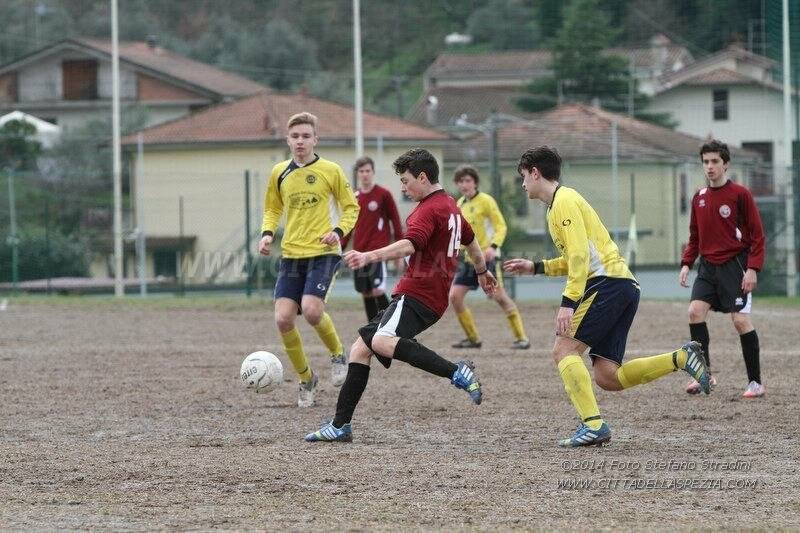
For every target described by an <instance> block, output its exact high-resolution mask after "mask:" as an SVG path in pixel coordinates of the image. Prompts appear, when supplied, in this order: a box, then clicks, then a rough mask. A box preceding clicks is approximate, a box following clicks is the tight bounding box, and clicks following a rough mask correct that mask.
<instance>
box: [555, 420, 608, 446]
mask: <svg viewBox="0 0 800 533" xmlns="http://www.w3.org/2000/svg"><path fill="white" fill-rule="evenodd" d="M610 440H611V428H610V427H608V424H606V423H605V422H603V425H602V426H600V429H592V428H590V427H589V426H587V425H586V424H581V425H580V426H578V429H577V431H575V433H574V434H573V435H572V436H571V437H569V438H566V439H562V440H560V441H558V445H559V446H561V447H562V448H577V447H579V446H602V445H603V444H606V443H607V442H609V441H610Z"/></svg>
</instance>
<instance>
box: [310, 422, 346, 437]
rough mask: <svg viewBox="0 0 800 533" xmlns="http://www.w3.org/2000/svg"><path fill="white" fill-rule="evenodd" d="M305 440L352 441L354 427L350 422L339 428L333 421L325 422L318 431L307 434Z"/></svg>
mask: <svg viewBox="0 0 800 533" xmlns="http://www.w3.org/2000/svg"><path fill="white" fill-rule="evenodd" d="M305 440H306V442H352V441H353V428H352V427H350V424H349V423H348V424H345V425H343V426H342V427H341V428H337V427H335V426H334V425H333V421H331V422H327V423H326V424H324V425H323V426H322V427H321V428H319V430H318V431H315V432H314V433H309V434H308V435H306V437H305Z"/></svg>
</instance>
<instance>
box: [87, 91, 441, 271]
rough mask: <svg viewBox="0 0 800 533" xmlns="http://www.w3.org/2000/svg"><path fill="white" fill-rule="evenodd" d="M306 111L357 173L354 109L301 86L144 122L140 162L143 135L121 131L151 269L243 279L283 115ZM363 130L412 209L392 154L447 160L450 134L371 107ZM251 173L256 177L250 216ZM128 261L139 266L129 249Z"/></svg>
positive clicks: (280, 142) (280, 149)
mask: <svg viewBox="0 0 800 533" xmlns="http://www.w3.org/2000/svg"><path fill="white" fill-rule="evenodd" d="M300 111H309V112H311V113H314V114H315V115H317V117H319V127H318V134H319V137H320V142H319V144H318V145H317V152H318V153H319V154H320V155H321V156H322V157H325V158H327V159H331V160H333V161H336V162H338V163H339V164H340V165H341V166H342V168H343V169H344V170H345V172H347V173H348V174H350V173H351V172H352V166H353V163H354V162H355V159H356V154H355V150H354V146H355V137H354V136H355V116H354V110H353V109H352V108H351V107H349V106H346V105H342V104H338V103H334V102H330V101H325V100H321V99H318V98H314V97H312V96H309V95H307V94H304V93H297V94H283V93H275V92H267V91H264V92H261V93H258V94H255V95H252V96H249V97H246V98H242V99H240V100H237V101H235V102H229V103H224V104H218V105H215V106H212V107H209V108H208V109H205V110H203V111H200V112H197V113H194V114H192V115H190V116H188V117H184V118H180V119H176V120H173V121H170V122H167V123H164V124H161V125H158V126H154V127H151V128H147V129H145V130H143V131H141V132H140V134H141V138H142V145H143V156H142V157H141V161H142V164H141V165H140V164H139V163H138V162H137V154H136V151H137V138H138V134H132V135H130V136H128V137H126V138H124V139H123V149H124V150H125V151H126V153H127V155H128V159H129V161H130V164H131V166H132V168H131V175H132V176H136V175H137V174H138V178H137V180H136V182H135V183H134V185H133V187H132V189H133V193H132V197H133V198H134V199H135V201H136V202H139V203H140V204H139V205H138V207H139V212H140V213H141V214H142V216H141V219H140V220H138V221H137V226H139V227H143V228H144V231H145V233H146V235H147V243H148V245H147V264H148V267H147V268H148V275H149V276H168V277H169V276H175V275H176V274H177V273H178V272H182V273H183V274H184V276H185V278H186V279H187V282H194V283H208V282H215V281H237V280H241V279H242V276H243V271H242V265H243V258H244V241H245V236H244V235H245V220H246V217H247V216H249V220H250V228H251V236H252V238H253V242H252V243H251V247H254V246H255V241H256V240H257V238H258V236H260V234H261V219H262V212H263V199H264V191H265V187H266V184H267V181H268V178H269V173H270V171H271V169H272V167H273V165H275V164H276V163H278V162H281V161H284V160H286V159H288V158H289V157H290V155H289V152H288V147H287V145H286V122H287V121H288V119H289V117H290V116H291V115H292V114H294V113H297V112H300ZM364 137H365V154H366V155H369V156H371V157H372V158H373V159H374V160H375V163H376V172H377V181H378V183H380V184H381V185H383V186H385V187H388V188H389V189H390V190H391V191H392V193H393V194H394V197H395V198H396V199H398V206H399V208H400V211H401V215H402V216H403V217H405V215H407V214H408V213H409V212H410V211H411V209H412V207H413V205H414V204H413V203H412V202H410V201H408V200H402V199H401V198H402V195H401V193H400V183H399V179H398V178H397V177H396V176H395V174H394V171H393V170H392V168H391V164H392V162H393V161H394V159H395V158H397V157H398V156H399V155H400V154H402V153H403V152H405V151H407V150H408V149H410V148H412V147H415V146H424V147H426V148H428V149H430V150H431V152H432V153H433V154H434V155H435V156H436V157H437V158H438V159H439V161H440V162H441V161H442V153H443V149H444V146H445V144H447V143H448V142H449V137H448V136H447V135H445V134H443V133H441V132H438V131H435V130H432V129H429V128H425V127H422V126H419V125H416V124H412V123H410V122H407V121H404V120H401V119H397V118H394V117H388V116H383V115H378V114H375V113H369V112H365V113H364ZM245 172H249V175H250V178H251V181H250V190H249V197H250V211H249V215H246V211H247V210H246V209H245V203H244V202H245V187H244V183H245V181H244V176H245ZM137 187H138V190H137ZM179 206H182V211H181V210H179ZM181 258H182V260H183V261H182V263H181V266H180V270H179V267H178V266H177V264H178V261H179V260H180V259H181ZM98 266H99V268H98V269H97V270H96V271H95V273H96V274H97V275H105V272H103V270H104V266H103V262H102V260H101V262H100V263H99V264H98ZM126 269H127V271H128V272H131V273H132V272H133V271H134V270H133V257H132V256H131V257H129V262H128V266H127V267H126Z"/></svg>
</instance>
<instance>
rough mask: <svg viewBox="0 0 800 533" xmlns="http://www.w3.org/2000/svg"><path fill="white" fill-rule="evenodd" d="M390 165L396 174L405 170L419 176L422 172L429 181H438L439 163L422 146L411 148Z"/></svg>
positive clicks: (416, 176)
mask: <svg viewBox="0 0 800 533" xmlns="http://www.w3.org/2000/svg"><path fill="white" fill-rule="evenodd" d="M392 166H393V167H394V171H395V172H396V173H397V174H398V175H399V174H403V173H404V172H405V171H406V170H407V171H409V172H410V173H411V175H412V176H414V178H419V175H420V174H422V173H423V172H424V173H425V176H427V177H428V181H429V182H431V183H439V163H437V162H436V158H435V157H433V154H432V153H430V152H429V151H427V150H425V149H424V148H412V149H411V150H409V151H408V152H406V153H404V154H403V155H401V156H400V157H398V158H397V159H395V160H394V163H392Z"/></svg>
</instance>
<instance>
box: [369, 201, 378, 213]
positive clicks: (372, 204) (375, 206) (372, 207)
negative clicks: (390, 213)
mask: <svg viewBox="0 0 800 533" xmlns="http://www.w3.org/2000/svg"><path fill="white" fill-rule="evenodd" d="M367 209H369V210H370V211H377V210H378V202H376V201H375V200H371V201H370V202H369V203H368V204H367Z"/></svg>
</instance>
